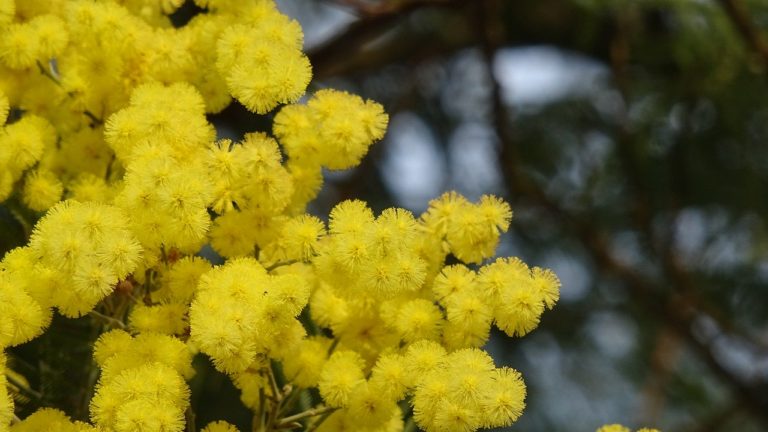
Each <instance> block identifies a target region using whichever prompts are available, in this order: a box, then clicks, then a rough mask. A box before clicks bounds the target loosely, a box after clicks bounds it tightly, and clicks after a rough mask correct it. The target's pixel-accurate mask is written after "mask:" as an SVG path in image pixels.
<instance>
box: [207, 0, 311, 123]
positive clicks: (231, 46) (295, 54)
mask: <svg viewBox="0 0 768 432" xmlns="http://www.w3.org/2000/svg"><path fill="white" fill-rule="evenodd" d="M264 3H266V2H264ZM280 17H281V15H280V14H279V13H278V12H276V11H274V12H273V13H265V14H263V16H262V22H260V26H259V27H249V26H246V25H235V26H231V27H230V28H228V29H227V30H226V31H224V33H223V34H222V36H221V38H220V39H219V41H218V44H217V53H218V60H217V66H218V68H219V71H220V72H221V74H222V75H224V76H225V78H226V82H227V87H228V88H229V90H230V92H231V93H232V95H233V96H234V97H235V98H236V99H237V100H239V101H240V102H242V103H243V105H245V107H246V108H248V109H249V110H251V111H253V112H256V113H259V114H265V113H267V112H269V111H271V110H272V109H273V108H275V107H276V106H277V105H278V104H280V103H288V102H295V101H296V100H298V98H299V97H301V95H303V94H304V91H305V90H306V88H307V85H308V84H309V80H310V79H311V77H312V70H311V66H310V64H309V60H308V59H307V57H306V56H305V55H304V54H303V53H302V52H301V49H300V46H299V47H297V46H296V44H295V43H293V42H292V41H293V40H295V39H296V38H295V37H291V36H287V37H271V38H265V37H264V33H262V32H261V31H259V28H263V27H264V26H265V25H266V26H269V22H270V20H279V19H280ZM284 28H285V27H284ZM295 28H296V27H287V28H285V31H287V32H291V31H295ZM273 29H274V30H275V31H280V30H282V29H281V28H279V27H273Z"/></svg>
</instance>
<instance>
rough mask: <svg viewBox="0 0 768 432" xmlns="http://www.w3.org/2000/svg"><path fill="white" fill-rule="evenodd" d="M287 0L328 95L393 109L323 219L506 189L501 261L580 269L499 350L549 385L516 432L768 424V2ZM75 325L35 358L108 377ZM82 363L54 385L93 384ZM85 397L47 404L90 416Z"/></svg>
mask: <svg viewBox="0 0 768 432" xmlns="http://www.w3.org/2000/svg"><path fill="white" fill-rule="evenodd" d="M188 3H189V4H188V5H186V6H185V8H183V9H182V11H181V12H180V13H179V16H178V17H177V18H178V20H179V22H183V21H184V20H185V17H184V15H185V14H187V15H189V14H194V13H195V12H196V8H195V7H194V6H193V5H192V4H191V2H188ZM278 4H279V5H280V8H281V9H282V10H283V11H284V12H285V13H287V14H288V15H290V16H292V17H294V18H296V19H297V20H299V22H300V23H301V24H302V26H303V27H304V30H305V34H306V40H305V46H306V50H307V53H308V55H309V56H310V59H311V61H312V64H313V68H314V74H315V79H314V81H313V84H312V85H311V88H310V90H311V91H314V90H317V89H319V88H324V87H334V88H341V89H347V90H350V91H352V92H355V93H358V94H360V95H362V96H364V97H366V98H371V99H375V100H377V101H379V102H381V103H382V104H384V106H385V108H386V110H387V112H388V113H389V114H390V116H391V122H390V128H389V132H388V134H387V137H386V138H385V140H384V141H383V142H381V143H379V144H377V145H375V146H374V148H373V149H372V152H371V154H370V155H369V157H368V158H366V159H365V160H364V162H363V164H362V165H361V166H360V167H358V168H357V169H354V170H351V171H348V172H343V173H330V174H329V175H328V182H327V184H326V186H325V188H324V190H323V191H322V192H321V195H320V197H319V199H318V200H317V201H316V202H315V203H314V204H313V207H312V208H311V209H310V211H311V212H313V213H315V214H318V215H327V213H328V211H329V210H330V208H331V207H332V206H333V205H334V204H336V203H337V202H339V201H340V200H343V199H346V198H351V197H356V198H361V199H365V200H368V201H369V202H370V203H371V206H372V207H374V209H376V210H381V209H383V208H385V207H388V206H393V205H395V206H401V207H405V208H408V209H411V210H413V211H414V212H416V213H419V212H421V211H423V210H424V209H425V208H426V205H427V202H428V200H429V199H431V198H434V197H436V196H438V195H439V194H441V193H442V192H443V191H445V190H449V189H455V190H458V191H459V192H461V193H462V194H465V195H466V196H467V197H469V198H471V199H476V198H478V197H479V196H480V195H481V194H483V193H494V194H498V195H501V196H503V197H504V198H505V199H507V200H508V201H509V202H510V203H511V204H512V207H513V209H514V211H515V217H514V220H513V231H512V233H511V234H510V235H508V236H506V237H505V238H504V239H503V243H502V245H501V248H500V251H499V254H500V255H514V256H519V257H521V258H522V259H523V260H524V261H526V262H528V263H529V264H531V265H539V266H549V267H551V268H553V269H554V270H555V271H556V273H557V274H558V275H559V276H560V278H561V280H562V282H563V288H562V300H561V302H560V304H559V305H558V306H557V307H556V308H555V309H554V310H553V311H551V312H547V313H546V314H545V315H544V317H543V320H542V323H541V326H540V327H539V328H538V329H537V330H536V331H534V332H533V333H532V334H531V335H529V336H527V337H525V338H523V339H509V338H507V337H506V336H503V335H501V334H496V335H494V337H493V338H492V340H491V342H490V343H489V345H488V346H487V349H488V350H489V351H490V352H492V354H493V355H494V357H495V359H496V362H497V364H498V365H508V366H512V367H514V368H517V369H519V370H520V371H521V372H522V373H523V376H524V378H525V380H526V382H527V384H528V389H529V396H528V408H527V410H526V411H525V414H524V415H523V417H522V418H521V420H520V421H519V422H518V423H517V424H516V425H514V426H513V427H511V428H510V429H509V430H518V431H547V430H552V431H594V430H595V429H596V428H597V426H599V425H601V424H604V423H611V422H623V423H625V424H628V425H629V426H633V427H640V426H643V425H646V426H652V427H658V428H660V429H662V430H664V431H665V432H676V431H696V432H705V431H742V432H749V431H765V430H768V285H767V284H766V282H767V281H768V259H767V258H768V227H767V226H766V215H767V214H768V200H767V199H766V198H767V197H766V191H768V189H767V188H766V186H768V185H767V182H768V108H767V107H766V103H765V101H766V100H768V86H767V84H768V79H767V78H768V42H767V41H768V2H766V1H764V0H627V1H619V0H506V1H503V0H456V1H454V0H389V1H387V0H381V1H374V0H371V1H364V0H278ZM211 121H213V122H214V123H215V124H216V125H217V128H218V130H219V132H220V134H221V135H222V136H223V137H234V138H237V137H240V136H242V134H243V133H244V132H246V131H253V130H267V131H268V130H269V126H270V124H271V122H270V121H269V119H268V118H256V117H254V116H253V115H251V114H249V113H248V112H247V111H246V110H245V109H244V108H243V107H242V106H240V105H238V104H233V105H232V106H231V107H229V108H227V109H226V110H225V111H224V112H223V113H221V114H217V115H215V116H212V117H211ZM15 211H21V210H18V209H14V208H12V207H9V206H7V205H6V206H2V207H0V220H2V221H3V222H2V223H3V224H5V225H6V226H5V227H4V228H3V232H4V233H9V234H8V235H6V234H3V236H2V237H1V238H0V251H2V252H4V251H6V250H8V249H9V248H11V247H13V246H15V245H18V244H20V243H21V242H22V241H23V235H21V234H19V235H18V236H16V235H15V234H13V233H23V232H24V231H23V227H21V226H15V225H14V224H16V222H15V220H16V219H15V218H14V217H13V212H15ZM58 324H59V325H54V326H53V328H52V330H51V331H50V332H49V333H47V334H46V336H44V337H43V338H40V341H37V342H33V343H32V344H29V346H26V347H22V349H20V350H19V352H18V353H17V354H18V355H19V357H20V358H24V357H27V358H34V357H35V356H39V355H41V353H42V354H43V355H48V356H49V357H50V358H48V359H47V360H45V359H43V360H41V364H56V362H66V361H70V362H71V361H77V362H87V355H88V353H87V352H86V353H81V354H78V355H75V356H73V358H72V359H60V358H55V357H56V356H57V355H59V354H57V351H56V350H51V349H46V348H45V347H46V346H49V344H50V343H51V342H50V340H56V341H60V340H68V339H67V337H68V335H69V334H73V333H74V334H78V329H77V326H78V324H77V323H76V322H74V323H72V322H70V323H58ZM93 337H95V335H93ZM70 339H71V338H70ZM46 341H48V342H46ZM46 344H48V345H46ZM25 349H26V350H37V351H35V352H34V355H33V354H32V353H30V354H29V355H27V356H25V355H24V352H22V351H23V350H25ZM197 361H199V362H200V368H201V371H203V372H202V373H200V374H199V375H198V377H197V378H196V379H195V381H193V383H192V386H193V388H194V390H204V391H205V392H206V393H207V394H212V395H214V396H213V397H212V398H210V397H209V398H206V399H198V400H194V401H193V405H194V406H195V409H196V412H197V415H198V424H200V425H204V424H205V423H206V422H207V421H208V420H212V419H215V418H222V412H225V411H226V412H227V413H228V415H226V416H224V418H228V419H231V420H234V419H236V418H242V422H243V423H244V424H246V425H247V421H248V415H247V412H245V411H244V408H242V407H241V406H240V405H239V403H238V402H237V397H238V396H237V394H236V393H235V392H234V390H233V388H232V387H231V385H230V384H228V383H227V380H226V378H224V377H223V376H221V375H218V374H215V373H214V372H212V371H211V370H210V367H207V368H206V364H207V363H206V361H205V359H198V360H197ZM22 366H23V367H27V365H22ZM23 367H20V368H21V369H23ZM28 367H29V368H30V369H35V368H36V366H35V365H28ZM37 369H39V367H37ZM37 369H35V370H37ZM78 370H82V368H79V369H78V368H74V369H73V370H72V371H68V370H64V371H62V370H58V369H57V371H55V373H58V374H63V375H62V376H66V377H67V378H69V379H72V380H78V381H81V380H83V379H86V380H87V379H92V378H93V377H83V376H78V373H79V372H78ZM21 372H24V371H23V370H21ZM48 373H54V372H53V371H48ZM38 376H42V375H41V374H38ZM42 380H43V379H38V381H42ZM50 381H51V382H61V381H62V380H58V379H56V380H50ZM64 381H66V380H64ZM31 383H32V384H33V385H32V387H35V388H39V387H36V386H37V385H39V384H40V382H36V380H35V379H32V380H31ZM66 388H71V386H67V385H66V382H65V384H64V385H63V386H62V389H60V390H58V392H57V391H56V390H55V389H47V391H48V394H53V395H58V396H56V397H57V398H59V400H64V399H68V398H69V399H72V402H71V403H70V405H71V406H73V407H77V406H84V405H83V404H82V403H81V402H82V400H83V399H86V400H87V397H88V395H87V394H86V395H83V394H70V393H68V392H67V391H66ZM196 394H199V393H197V392H196ZM27 397H28V398H29V399H32V400H33V402H34V397H35V395H27ZM78 401H79V402H78ZM62 403H64V404H66V402H62ZM73 414H74V415H76V416H84V415H86V413H84V412H82V413H77V412H73Z"/></svg>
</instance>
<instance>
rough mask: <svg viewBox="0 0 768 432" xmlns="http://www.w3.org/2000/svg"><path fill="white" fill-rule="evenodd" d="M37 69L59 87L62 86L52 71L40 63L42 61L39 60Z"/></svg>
mask: <svg viewBox="0 0 768 432" xmlns="http://www.w3.org/2000/svg"><path fill="white" fill-rule="evenodd" d="M36 63H37V68H38V69H39V70H40V73H41V74H43V75H45V76H46V77H48V78H49V79H50V80H51V81H53V82H54V83H55V84H56V85H57V86H61V81H60V80H59V79H58V78H57V77H56V76H54V75H53V73H52V72H51V71H50V69H46V67H45V66H43V64H42V63H40V60H37V62H36Z"/></svg>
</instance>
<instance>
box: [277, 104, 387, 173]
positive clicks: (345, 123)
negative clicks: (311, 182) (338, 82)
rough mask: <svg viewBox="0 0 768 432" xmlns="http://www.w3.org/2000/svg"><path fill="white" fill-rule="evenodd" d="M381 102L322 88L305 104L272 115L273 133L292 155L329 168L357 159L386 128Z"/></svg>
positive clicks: (342, 165)
mask: <svg viewBox="0 0 768 432" xmlns="http://www.w3.org/2000/svg"><path fill="white" fill-rule="evenodd" d="M388 120H389V118H388V117H387V115H386V114H385V113H384V109H383V108H382V106H381V105H379V104H378V103H376V102H373V101H365V100H363V99H362V98H360V97H359V96H356V95H352V94H349V93H347V92H343V91H338V90H331V89H325V90H320V91H318V92H317V93H315V94H314V95H313V96H312V98H311V99H310V100H309V102H308V103H307V105H306V106H301V105H292V106H288V107H285V108H283V109H282V110H281V111H280V112H279V113H278V114H277V116H275V123H274V133H275V135H276V136H277V137H278V139H279V140H280V143H281V144H283V146H284V147H285V149H286V153H288V155H289V156H290V157H291V158H295V159H299V160H302V161H305V162H304V163H305V164H306V163H309V162H314V163H316V164H318V165H322V166H325V167H327V168H329V169H337V170H338V169H347V168H351V167H352V166H355V165H357V164H358V163H360V160H361V159H362V157H363V156H365V154H366V153H367V152H368V148H369V147H370V146H371V144H373V143H374V142H376V141H378V140H380V139H381V138H382V137H383V136H384V132H385V131H386V127H387V122H388Z"/></svg>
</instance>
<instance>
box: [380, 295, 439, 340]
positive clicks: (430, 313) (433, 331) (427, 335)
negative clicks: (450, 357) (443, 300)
mask: <svg viewBox="0 0 768 432" xmlns="http://www.w3.org/2000/svg"><path fill="white" fill-rule="evenodd" d="M399 309H400V310H399V312H398V313H397V315H396V316H395V317H394V321H393V323H392V326H393V327H394V328H395V331H396V332H397V334H398V335H400V337H401V338H402V339H403V340H404V341H405V342H416V341H418V340H421V339H429V340H439V339H440V330H441V327H442V324H443V315H442V313H440V309H438V307H437V306H436V305H435V304H434V303H432V302H431V301H429V300H424V299H416V300H411V301H408V302H406V303H403V304H402V305H401V306H400V308H399Z"/></svg>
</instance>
